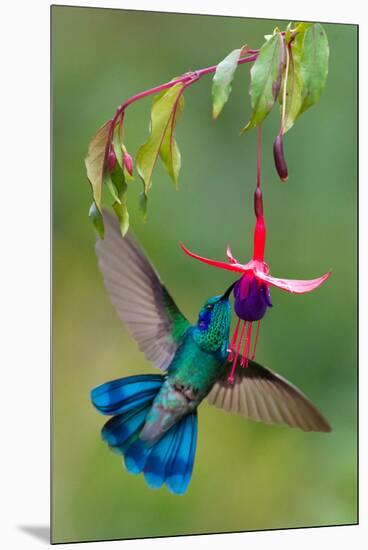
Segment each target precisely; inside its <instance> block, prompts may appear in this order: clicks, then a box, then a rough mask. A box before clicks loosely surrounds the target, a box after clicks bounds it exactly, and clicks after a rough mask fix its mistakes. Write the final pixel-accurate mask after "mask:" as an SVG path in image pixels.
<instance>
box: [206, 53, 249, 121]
mask: <svg viewBox="0 0 368 550" xmlns="http://www.w3.org/2000/svg"><path fill="white" fill-rule="evenodd" d="M241 51H242V50H241V49H238V50H234V51H232V52H231V53H229V55H227V56H226V57H225V59H223V60H222V61H221V62H220V63H219V64H218V65H217V67H216V72H215V75H214V77H213V83H212V103H213V108H212V116H213V118H217V117H218V116H219V114H220V113H221V111H222V109H223V107H224V105H225V103H226V102H227V100H228V99H229V96H230V93H231V83H232V81H233V78H234V74H235V71H236V68H237V66H238V61H239V57H240V54H241Z"/></svg>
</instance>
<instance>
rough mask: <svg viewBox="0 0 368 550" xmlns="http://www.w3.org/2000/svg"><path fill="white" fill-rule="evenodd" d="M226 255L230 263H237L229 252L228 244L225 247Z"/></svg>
mask: <svg viewBox="0 0 368 550" xmlns="http://www.w3.org/2000/svg"><path fill="white" fill-rule="evenodd" d="M226 256H227V259H228V260H229V262H230V263H231V264H237V263H238V260H236V259H235V258H234V256H233V255H232V253H231V250H230V245H227V247H226Z"/></svg>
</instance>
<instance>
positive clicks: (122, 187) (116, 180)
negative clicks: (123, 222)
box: [110, 161, 128, 197]
mask: <svg viewBox="0 0 368 550" xmlns="http://www.w3.org/2000/svg"><path fill="white" fill-rule="evenodd" d="M110 178H111V181H112V184H113V186H114V189H115V192H116V193H117V195H118V196H119V197H120V196H122V195H124V194H125V193H126V192H127V190H128V186H127V184H126V181H125V172H124V170H123V169H122V167H121V166H120V163H119V162H118V161H116V163H115V167H114V170H113V171H112V172H111V174H110Z"/></svg>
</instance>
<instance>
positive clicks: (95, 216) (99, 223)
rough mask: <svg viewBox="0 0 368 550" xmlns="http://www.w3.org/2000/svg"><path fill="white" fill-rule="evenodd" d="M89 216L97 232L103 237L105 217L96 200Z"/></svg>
mask: <svg viewBox="0 0 368 550" xmlns="http://www.w3.org/2000/svg"><path fill="white" fill-rule="evenodd" d="M88 216H89V217H90V219H91V220H92V223H93V225H94V227H95V229H96V231H97V234H98V235H99V236H100V237H101V239H103V238H104V235H105V227H104V222H103V217H102V214H101V212H100V210H99V209H98V208H97V206H96V203H95V202H93V203H92V204H91V207H90V209H89V212H88Z"/></svg>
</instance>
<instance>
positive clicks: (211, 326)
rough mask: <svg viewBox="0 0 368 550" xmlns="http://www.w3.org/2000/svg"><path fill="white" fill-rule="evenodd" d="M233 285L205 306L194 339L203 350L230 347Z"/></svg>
mask: <svg viewBox="0 0 368 550" xmlns="http://www.w3.org/2000/svg"><path fill="white" fill-rule="evenodd" d="M233 286H234V284H233V285H231V287H230V288H228V289H227V290H226V292H225V293H224V294H222V295H220V296H212V298H209V299H208V300H206V302H205V303H204V304H203V306H202V308H201V310H200V312H199V316H198V321H197V325H196V328H195V332H194V337H195V340H196V342H197V344H199V345H200V346H201V347H202V348H203V349H206V350H207V351H217V350H218V349H220V348H223V349H224V350H225V351H226V350H227V347H228V340H229V329H230V304H229V297H230V294H231V291H232V289H233Z"/></svg>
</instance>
